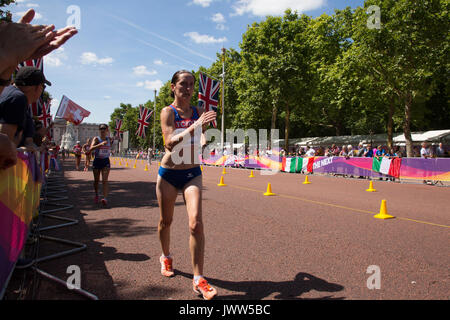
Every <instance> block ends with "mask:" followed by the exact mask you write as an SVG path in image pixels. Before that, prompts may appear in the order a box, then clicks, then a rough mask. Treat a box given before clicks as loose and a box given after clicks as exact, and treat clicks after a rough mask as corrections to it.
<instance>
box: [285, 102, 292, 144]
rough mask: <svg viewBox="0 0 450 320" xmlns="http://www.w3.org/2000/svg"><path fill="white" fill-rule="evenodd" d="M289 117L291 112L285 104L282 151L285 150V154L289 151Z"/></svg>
mask: <svg viewBox="0 0 450 320" xmlns="http://www.w3.org/2000/svg"><path fill="white" fill-rule="evenodd" d="M290 115H291V111H290V109H289V105H288V104H286V121H285V128H284V149H285V150H286V152H288V151H289V126H290V122H289V118H290Z"/></svg>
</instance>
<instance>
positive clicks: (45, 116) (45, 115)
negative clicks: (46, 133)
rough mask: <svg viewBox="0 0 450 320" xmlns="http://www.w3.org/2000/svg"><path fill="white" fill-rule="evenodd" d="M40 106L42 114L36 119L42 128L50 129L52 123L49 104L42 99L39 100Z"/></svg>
mask: <svg viewBox="0 0 450 320" xmlns="http://www.w3.org/2000/svg"><path fill="white" fill-rule="evenodd" d="M39 101H40V103H41V106H42V113H41V114H40V115H39V117H38V119H39V121H41V122H42V125H43V126H44V128H48V127H50V124H51V122H52V115H51V114H50V102H48V101H47V102H44V101H42V99H39Z"/></svg>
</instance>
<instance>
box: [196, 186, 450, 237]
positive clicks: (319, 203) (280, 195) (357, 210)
mask: <svg viewBox="0 0 450 320" xmlns="http://www.w3.org/2000/svg"><path fill="white" fill-rule="evenodd" d="M203 181H206V182H211V183H213V181H212V180H207V179H203ZM228 187H230V188H235V189H241V190H247V191H252V192H258V193H264V191H261V190H256V189H252V188H247V187H242V186H236V185H228ZM277 196H279V197H281V198H287V199H293V200H299V201H304V202H310V203H314V204H318V205H323V206H328V207H334V208H339V209H345V210H349V211H355V212H361V213H369V214H372V215H375V214H377V213H378V212H373V211H367V210H361V209H356V208H349V207H345V206H341V205H337V204H332V203H327V202H321V201H315V200H309V199H305V198H300V197H296V196H290V195H284V194H279V193H277ZM395 217H396V218H397V219H399V220H405V221H411V222H416V223H421V224H427V225H432V226H436V227H442V228H450V226H446V225H443V224H437V223H432V222H427V221H421V220H414V219H409V218H402V217H398V216H395Z"/></svg>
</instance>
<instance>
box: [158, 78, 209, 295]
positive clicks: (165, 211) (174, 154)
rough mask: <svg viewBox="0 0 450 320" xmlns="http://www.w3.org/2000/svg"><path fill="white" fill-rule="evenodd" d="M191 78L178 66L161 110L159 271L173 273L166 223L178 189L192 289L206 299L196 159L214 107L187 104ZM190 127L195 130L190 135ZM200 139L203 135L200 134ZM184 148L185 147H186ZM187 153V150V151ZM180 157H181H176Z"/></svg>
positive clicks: (199, 179) (167, 275)
mask: <svg viewBox="0 0 450 320" xmlns="http://www.w3.org/2000/svg"><path fill="white" fill-rule="evenodd" d="M194 84H195V78H194V76H193V75H192V73H190V72H189V71H186V70H181V71H178V72H176V73H175V74H174V75H173V77H172V83H171V90H172V94H171V95H172V97H173V98H174V99H175V100H174V101H173V103H172V104H171V105H170V106H168V107H165V108H164V109H163V110H162V111H161V130H162V134H163V138H164V147H165V149H166V154H165V155H164V157H163V158H162V160H161V167H160V168H159V172H158V178H157V182H156V195H157V197H158V203H159V208H160V214H161V216H160V221H159V225H158V235H159V240H160V242H161V247H162V252H163V254H162V255H161V257H160V263H161V274H162V275H163V276H166V277H172V276H174V271H173V267H172V257H171V256H170V225H171V223H172V218H173V212H174V206H175V200H176V198H177V194H178V191H181V192H182V193H183V197H184V201H185V204H186V209H187V213H188V217H189V230H190V237H189V249H190V252H191V262H192V267H193V273H194V279H193V289H194V291H195V292H196V293H199V294H202V295H203V298H204V299H206V300H210V299H212V298H213V297H214V296H215V295H217V290H216V289H215V288H213V287H211V286H210V285H209V284H208V282H207V281H206V279H205V278H204V277H203V261H204V260H203V257H204V248H205V237H204V233H203V222H202V171H201V169H200V164H197V163H198V161H194V159H195V157H197V159H198V154H196V151H198V150H199V149H198V148H199V147H200V139H199V138H200V136H201V135H202V132H203V131H205V130H206V127H207V125H208V124H209V123H210V122H211V121H214V120H215V119H216V113H215V112H214V111H209V112H203V110H198V109H197V108H196V107H192V106H191V105H190V101H191V97H192V94H193V93H194ZM194 131H195V132H196V133H197V134H196V135H195V136H194ZM202 139H203V140H204V137H203V138H202ZM181 146H182V148H183V151H189V149H190V151H191V153H190V155H191V157H190V159H186V158H187V156H186V154H185V156H186V157H183V155H182V151H181V152H180V149H181ZM186 148H187V149H186ZM187 154H188V152H187ZM180 158H182V159H181V161H180Z"/></svg>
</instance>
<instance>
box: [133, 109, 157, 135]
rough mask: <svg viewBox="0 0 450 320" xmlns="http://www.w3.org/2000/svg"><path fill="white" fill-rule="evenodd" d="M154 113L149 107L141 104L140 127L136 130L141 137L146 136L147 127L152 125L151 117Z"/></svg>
mask: <svg viewBox="0 0 450 320" xmlns="http://www.w3.org/2000/svg"><path fill="white" fill-rule="evenodd" d="M152 114H153V110H150V109H147V108H146V107H144V106H139V120H138V124H139V128H138V130H137V131H136V134H137V135H138V136H139V137H142V138H145V128H147V127H148V126H149V125H150V117H151V116H152Z"/></svg>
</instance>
